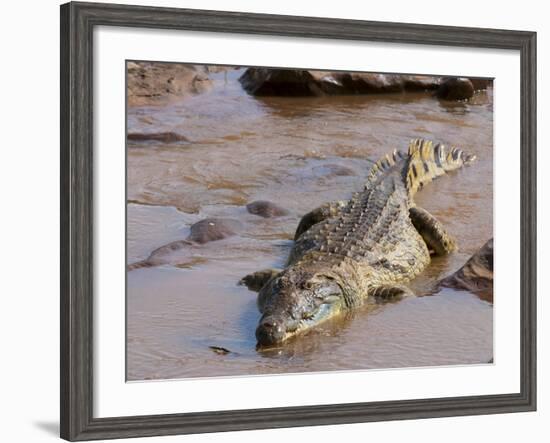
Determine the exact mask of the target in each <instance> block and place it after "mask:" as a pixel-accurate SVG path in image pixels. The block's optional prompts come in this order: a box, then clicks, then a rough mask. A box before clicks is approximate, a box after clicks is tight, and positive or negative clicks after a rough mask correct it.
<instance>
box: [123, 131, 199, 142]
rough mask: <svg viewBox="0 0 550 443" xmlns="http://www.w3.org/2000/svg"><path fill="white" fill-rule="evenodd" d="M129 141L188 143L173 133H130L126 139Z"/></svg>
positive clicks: (186, 139)
mask: <svg viewBox="0 0 550 443" xmlns="http://www.w3.org/2000/svg"><path fill="white" fill-rule="evenodd" d="M126 138H127V139H128V140H129V141H135V142H142V141H157V142H162V143H175V142H188V141H189V139H188V138H187V137H185V136H184V135H180V134H176V133H175V132H132V133H129V134H128V135H127V137H126Z"/></svg>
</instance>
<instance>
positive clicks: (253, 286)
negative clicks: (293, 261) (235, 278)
mask: <svg viewBox="0 0 550 443" xmlns="http://www.w3.org/2000/svg"><path fill="white" fill-rule="evenodd" d="M280 272H281V270H280V269H263V270H261V271H257V272H253V273H252V274H248V275H246V276H244V277H243V278H241V279H240V280H239V285H242V286H246V287H247V288H248V289H249V290H250V291H254V292H259V291H260V289H262V288H263V287H264V285H265V284H266V283H267V282H268V281H269V280H271V278H273V277H274V276H276V275H277V274H279V273H280Z"/></svg>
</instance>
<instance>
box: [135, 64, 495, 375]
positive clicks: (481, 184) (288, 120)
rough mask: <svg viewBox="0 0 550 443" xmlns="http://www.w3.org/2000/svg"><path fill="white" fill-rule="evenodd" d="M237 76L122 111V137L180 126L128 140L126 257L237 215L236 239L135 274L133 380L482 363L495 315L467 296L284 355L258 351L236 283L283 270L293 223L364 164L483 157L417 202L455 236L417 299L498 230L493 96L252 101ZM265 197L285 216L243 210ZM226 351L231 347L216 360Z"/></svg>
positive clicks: (400, 310)
mask: <svg viewBox="0 0 550 443" xmlns="http://www.w3.org/2000/svg"><path fill="white" fill-rule="evenodd" d="M241 72H242V71H228V72H219V73H216V74H211V75H212V76H213V78H214V80H215V86H214V88H213V89H212V91H210V92H208V93H205V94H202V95H198V96H195V97H191V98H188V99H186V100H184V101H182V102H180V103H174V104H170V105H167V106H163V107H141V108H131V109H129V111H128V131H129V132H144V131H145V130H146V129H148V130H151V128H154V131H158V132H174V133H178V134H181V135H184V136H185V137H186V138H187V139H188V140H189V142H186V143H166V144H163V143H159V142H146V143H143V142H142V143H135V144H130V145H129V146H128V202H129V204H128V244H127V246H128V263H132V262H135V261H139V260H143V259H144V258H146V257H147V256H148V255H149V253H150V252H151V251H152V250H154V249H156V248H158V247H159V246H162V245H165V244H167V243H170V242H172V241H177V240H181V239H184V238H186V237H187V236H188V235H189V227H190V226H191V225H192V224H193V223H196V222H197V221H200V220H202V219H204V218H207V217H221V218H231V219H237V220H239V221H240V222H241V223H242V225H243V228H242V230H241V231H239V233H238V235H236V236H233V237H230V238H227V239H224V240H220V241H217V242H211V243H206V244H204V245H200V246H197V245H194V246H189V247H187V248H181V249H179V250H176V251H173V252H172V253H171V254H168V255H167V256H166V257H165V259H166V260H165V261H164V263H165V264H164V265H162V266H159V267H155V268H147V269H138V270H135V271H132V272H130V273H129V274H128V291H127V305H128V310H127V312H128V318H127V344H128V349H127V351H128V368H127V375H128V378H129V379H130V380H140V379H159V378H185V377H202V376H224V375H246V374H266V373H287V372H304V371H307V372H310V371H327V370H344V369H368V368H390V367H404V366H426V365H444V364H466V363H484V362H487V361H489V359H490V358H491V357H492V340H493V336H492V307H491V305H490V304H488V303H485V302H483V301H481V300H479V299H478V298H477V297H475V296H474V295H472V294H469V293H467V292H456V291H453V290H450V289H445V290H443V291H442V292H440V293H438V295H437V296H434V297H411V298H406V299H404V300H401V301H399V302H397V303H391V304H368V305H366V306H365V307H363V308H362V309H360V310H358V311H357V312H355V313H354V314H353V315H350V316H348V317H345V318H342V317H341V318H336V319H334V320H332V321H329V322H327V323H326V324H324V325H322V326H321V327H320V328H318V329H317V330H313V331H310V332H309V333H307V335H304V336H301V337H298V338H296V339H294V340H291V341H289V342H288V343H286V344H285V345H284V346H282V347H281V348H277V349H271V350H262V351H257V350H256V347H255V345H256V341H255V337H254V330H255V327H256V324H257V321H258V318H259V313H258V311H257V308H256V302H255V298H256V296H255V294H254V293H252V292H249V291H247V290H246V289H245V288H244V287H242V286H238V285H237V282H238V281H239V279H240V278H241V277H242V276H244V275H246V274H248V273H250V272H252V271H256V270H259V269H263V268H270V267H281V266H283V265H284V262H285V260H286V258H287V256H288V253H289V250H290V247H291V244H292V243H291V239H292V237H293V233H294V230H295V228H296V226H297V223H298V220H299V218H300V216H301V215H303V214H304V213H305V212H307V211H309V210H311V209H313V208H315V207H317V206H319V205H320V204H322V203H325V202H327V201H334V200H341V199H345V198H348V197H349V196H350V195H351V193H352V192H353V191H356V190H360V189H361V188H362V186H363V182H364V179H365V177H366V175H367V173H368V170H369V168H370V166H371V165H372V161H373V160H376V159H377V158H378V157H379V156H380V155H383V154H385V153H387V152H389V151H391V150H392V149H394V148H396V147H397V148H404V147H406V146H407V144H408V141H409V140H410V139H411V138H413V137H426V138H431V139H434V140H436V141H441V142H443V143H445V144H448V145H456V146H459V147H461V148H463V149H464V150H467V151H471V152H473V153H475V154H476V155H477V156H478V161H477V162H476V163H475V164H474V165H473V166H472V167H469V168H465V169H463V170H460V171H458V172H457V173H453V174H449V176H445V177H442V178H441V179H438V180H437V181H435V182H434V183H432V184H431V185H430V186H427V187H426V189H424V190H422V191H421V192H420V193H419V194H417V196H416V202H417V203H418V205H419V206H422V207H424V208H426V209H428V210H429V211H430V212H432V213H433V214H434V215H435V216H436V217H438V218H439V219H440V220H441V221H442V222H443V223H444V225H445V226H446V228H447V229H448V230H449V231H450V232H451V233H452V234H453V235H454V236H455V237H456V238H457V239H458V244H459V247H460V251H459V252H458V253H456V254H453V255H451V256H449V257H444V258H437V259H434V260H433V262H432V265H431V266H430V268H429V269H428V270H427V271H426V272H425V273H424V274H423V275H421V276H420V277H419V278H418V279H416V280H415V281H414V282H413V283H412V284H411V287H412V289H413V290H414V291H415V293H417V294H419V295H423V294H429V293H431V292H432V291H433V286H434V282H435V281H437V280H438V279H439V278H441V277H443V276H445V275H448V274H450V273H451V272H452V271H454V270H456V269H458V268H459V267H460V266H462V265H463V264H464V262H465V261H466V259H467V258H468V256H469V255H471V254H472V253H474V252H475V251H476V250H477V249H478V248H479V247H480V246H481V245H482V244H483V243H484V242H485V241H486V240H487V239H488V238H490V237H491V236H492V199H493V196H492V161H493V157H492V137H493V135H492V91H491V90H489V91H488V92H487V93H483V94H479V95H477V96H476V97H475V99H474V101H470V102H467V103H448V102H445V103H444V102H442V101H439V100H437V99H436V98H434V97H432V96H431V95H429V94H416V93H415V94H413V93H409V94H405V95H403V94H391V95H390V94H388V95H380V96H371V97H369V96H343V97H322V98H278V97H263V98H262V99H255V98H253V97H250V96H248V95H246V94H245V93H243V91H242V89H241V87H240V85H239V83H238V82H237V80H236V79H237V77H238V76H239V75H240V73H241ZM254 200H268V201H272V202H274V203H277V204H278V205H280V206H282V207H283V208H285V209H287V210H288V211H289V213H288V215H285V216H282V217H278V218H262V217H258V216H255V215H253V214H250V213H248V212H247V210H246V208H245V206H244V205H245V204H247V203H249V202H251V201H254ZM211 346H213V347H215V348H224V349H226V350H228V351H229V353H224V352H219V353H217V352H213V350H212V349H211V348H210V347H211Z"/></svg>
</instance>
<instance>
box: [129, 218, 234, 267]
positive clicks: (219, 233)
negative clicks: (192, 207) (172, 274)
mask: <svg viewBox="0 0 550 443" xmlns="http://www.w3.org/2000/svg"><path fill="white" fill-rule="evenodd" d="M241 226H242V225H241V223H240V222H239V221H237V220H233V219H229V218H205V219H204V220H201V221H199V222H197V223H195V224H193V225H191V228H190V231H191V232H190V233H189V235H188V236H187V238H186V239H185V240H176V241H173V242H171V243H168V244H166V245H164V246H161V247H159V248H157V249H155V250H154V251H152V252H151V254H149V257H147V258H146V259H145V260H141V261H138V262H135V263H132V264H129V265H128V266H127V270H128V271H133V270H134V269H141V268H151V267H153V266H160V265H164V264H167V263H169V262H170V260H169V257H170V256H171V254H172V253H173V252H175V251H178V250H181V249H183V248H189V247H192V246H194V245H197V244H198V245H202V244H205V243H208V242H211V241H217V240H223V239H225V238H228V237H232V236H233V235H235V234H236V233H237V231H238V230H240V228H241ZM189 261H190V262H193V260H192V259H191V260H189ZM195 262H196V260H195ZM199 262H200V260H199ZM178 267H185V266H183V265H181V264H180V266H178Z"/></svg>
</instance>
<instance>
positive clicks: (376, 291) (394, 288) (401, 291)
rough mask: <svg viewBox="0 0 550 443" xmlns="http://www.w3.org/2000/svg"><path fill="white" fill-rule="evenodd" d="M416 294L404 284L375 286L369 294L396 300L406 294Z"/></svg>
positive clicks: (381, 298)
mask: <svg viewBox="0 0 550 443" xmlns="http://www.w3.org/2000/svg"><path fill="white" fill-rule="evenodd" d="M410 295H414V294H413V292H412V291H411V290H410V289H409V288H407V287H406V286H402V285H382V286H375V287H374V288H371V289H370V290H369V296H370V297H375V298H377V299H380V300H396V299H401V298H403V297H406V296H410Z"/></svg>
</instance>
